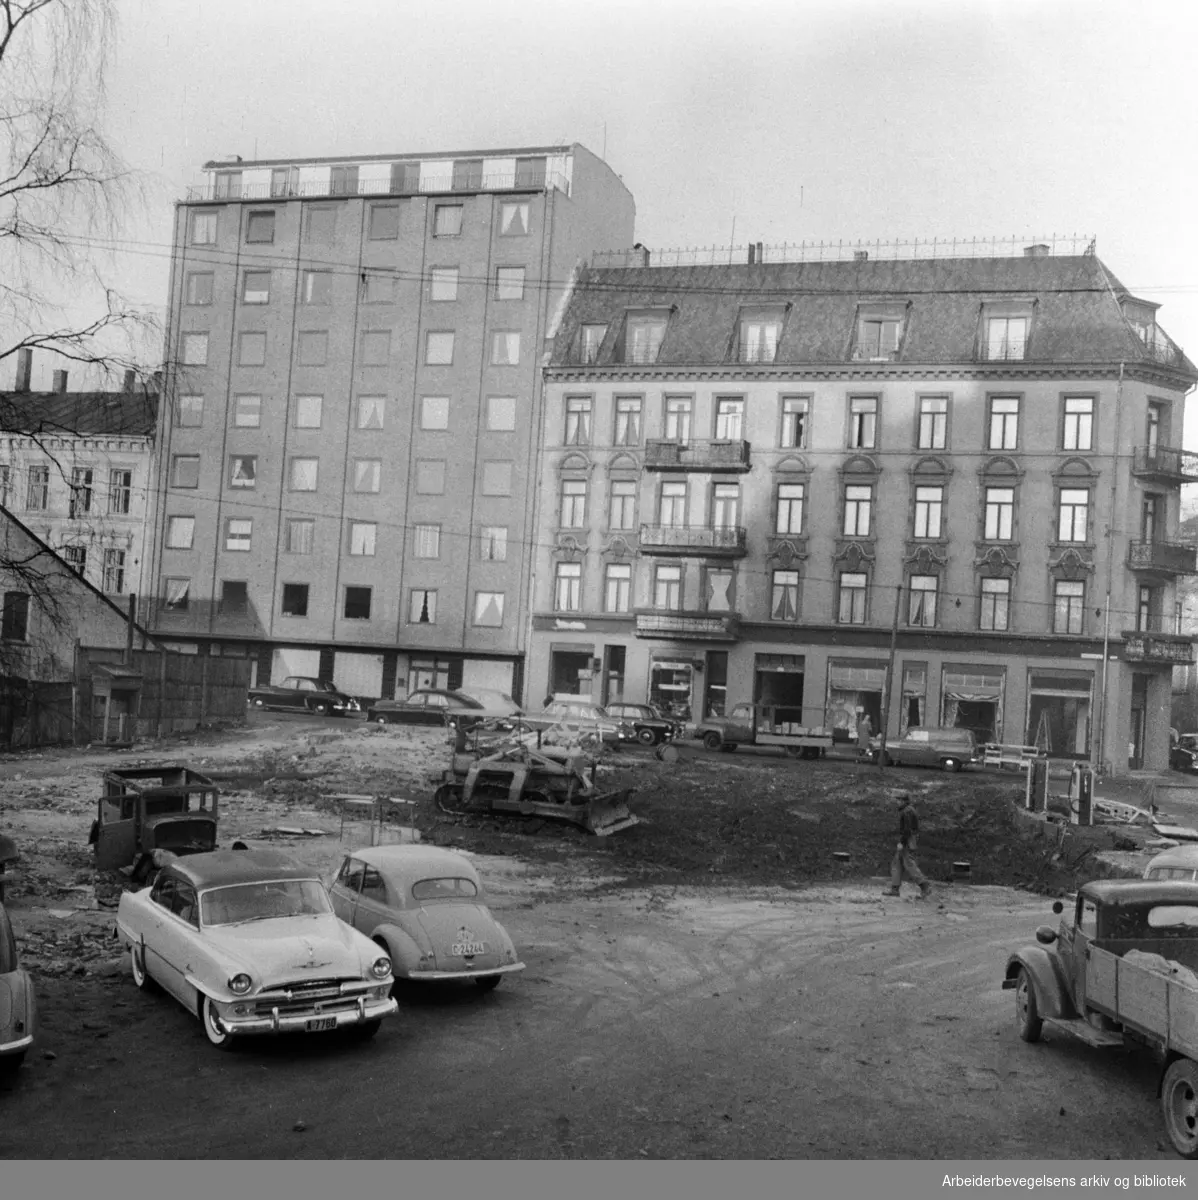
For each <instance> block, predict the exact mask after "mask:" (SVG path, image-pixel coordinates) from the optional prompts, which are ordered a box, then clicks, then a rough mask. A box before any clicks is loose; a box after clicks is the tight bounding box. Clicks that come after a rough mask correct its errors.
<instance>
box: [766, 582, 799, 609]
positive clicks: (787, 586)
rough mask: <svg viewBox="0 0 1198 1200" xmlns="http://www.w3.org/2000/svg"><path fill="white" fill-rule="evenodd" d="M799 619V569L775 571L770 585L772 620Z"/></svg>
mask: <svg viewBox="0 0 1198 1200" xmlns="http://www.w3.org/2000/svg"><path fill="white" fill-rule="evenodd" d="M798 619H799V573H798V571H775V572H774V574H773V580H772V583H771V585H770V620H771V621H797V620H798Z"/></svg>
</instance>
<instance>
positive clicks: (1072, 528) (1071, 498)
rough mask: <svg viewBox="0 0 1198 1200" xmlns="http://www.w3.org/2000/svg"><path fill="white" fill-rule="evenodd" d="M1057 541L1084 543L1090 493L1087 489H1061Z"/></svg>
mask: <svg viewBox="0 0 1198 1200" xmlns="http://www.w3.org/2000/svg"><path fill="white" fill-rule="evenodd" d="M1060 497H1061V501H1060V513H1059V516H1058V519H1057V540H1058V541H1061V542H1084V541H1086V535H1087V533H1088V532H1089V526H1090V522H1089V516H1090V492H1089V489H1088V488H1061V492H1060Z"/></svg>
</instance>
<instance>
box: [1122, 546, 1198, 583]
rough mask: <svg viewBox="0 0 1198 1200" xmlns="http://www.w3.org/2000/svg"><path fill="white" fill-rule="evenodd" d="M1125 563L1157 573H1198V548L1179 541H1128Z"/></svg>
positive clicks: (1169, 574) (1138, 569)
mask: <svg viewBox="0 0 1198 1200" xmlns="http://www.w3.org/2000/svg"><path fill="white" fill-rule="evenodd" d="M1127 565H1128V567H1130V568H1131V570H1133V571H1148V572H1152V573H1154V574H1157V575H1166V576H1175V575H1198V548H1195V547H1194V546H1187V545H1184V544H1182V543H1179V542H1156V541H1153V542H1129V543H1128V547H1127Z"/></svg>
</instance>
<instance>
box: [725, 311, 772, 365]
mask: <svg viewBox="0 0 1198 1200" xmlns="http://www.w3.org/2000/svg"><path fill="white" fill-rule="evenodd" d="M783 316H784V314H783V313H782V312H781V311H777V310H762V309H753V310H746V311H744V312H742V313H741V315H740V325H739V327H738V329H737V352H736V358H737V361H738V362H743V363H771V362H773V361H774V359H775V358H776V357H777V354H778V341H779V339H780V338H781V336H782V318H783Z"/></svg>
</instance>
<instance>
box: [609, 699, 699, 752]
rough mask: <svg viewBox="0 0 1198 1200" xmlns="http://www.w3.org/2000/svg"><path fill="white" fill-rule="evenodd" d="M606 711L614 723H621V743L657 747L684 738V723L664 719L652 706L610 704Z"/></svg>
mask: <svg viewBox="0 0 1198 1200" xmlns="http://www.w3.org/2000/svg"><path fill="white" fill-rule="evenodd" d="M604 711H605V712H606V713H607V715H608V716H609V717H611V719H612V720H613V721H617V722H619V725H620V739H621V741H626V742H640V744H641V745H642V746H656V745H657V744H658V743H659V742H672V741H674V740H675V739H676V738H680V737H682V733H683V726H682V723H681V722H679V721H671V720H669V719H668V718H667V717H663V716H662V715H661V713H659V712H658V711H657V709H655V708H654V707H653V706H652V705H651V704H624V703H623V702H621V703H617V704H609V705H608V706H607V708H606V709H605V710H604Z"/></svg>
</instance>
